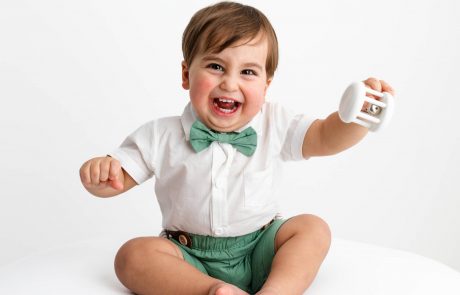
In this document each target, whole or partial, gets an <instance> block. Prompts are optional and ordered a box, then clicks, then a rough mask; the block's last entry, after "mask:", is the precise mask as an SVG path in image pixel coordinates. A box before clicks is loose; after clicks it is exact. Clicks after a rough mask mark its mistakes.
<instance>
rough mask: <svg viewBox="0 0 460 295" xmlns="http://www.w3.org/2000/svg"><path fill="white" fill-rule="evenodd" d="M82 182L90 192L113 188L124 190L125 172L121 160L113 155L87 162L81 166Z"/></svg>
mask: <svg viewBox="0 0 460 295" xmlns="http://www.w3.org/2000/svg"><path fill="white" fill-rule="evenodd" d="M80 178H81V182H82V183H83V185H84V186H85V188H86V189H87V190H88V191H90V192H92V193H93V192H97V191H102V190H105V189H107V188H110V187H111V188H113V189H115V190H117V191H122V190H123V183H124V173H123V170H122V169H121V165H120V162H119V161H118V160H116V159H114V158H111V157H98V158H93V159H91V160H89V161H87V162H85V163H84V164H83V165H82V166H81V168H80Z"/></svg>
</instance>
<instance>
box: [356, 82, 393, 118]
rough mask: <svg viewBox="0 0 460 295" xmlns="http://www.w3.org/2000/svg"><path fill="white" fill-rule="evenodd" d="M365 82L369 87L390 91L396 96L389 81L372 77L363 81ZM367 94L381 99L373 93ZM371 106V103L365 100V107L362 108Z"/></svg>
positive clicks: (363, 109)
mask: <svg viewBox="0 0 460 295" xmlns="http://www.w3.org/2000/svg"><path fill="white" fill-rule="evenodd" d="M363 82H364V84H365V85H366V87H367V88H370V89H373V90H376V91H378V92H388V93H390V94H391V95H392V96H393V97H394V96H395V91H394V89H393V88H392V87H391V86H390V84H388V83H387V82H385V81H383V80H378V79H376V78H373V77H370V78H368V79H367V80H364V81H363ZM366 96H368V97H371V98H374V99H376V100H380V98H379V97H377V96H375V95H372V94H369V93H368V94H366ZM368 106H369V103H368V102H367V101H366V102H364V105H363V108H362V109H361V110H362V111H365V110H366V109H367V108H368Z"/></svg>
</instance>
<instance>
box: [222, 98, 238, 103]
mask: <svg viewBox="0 0 460 295" xmlns="http://www.w3.org/2000/svg"><path fill="white" fill-rule="evenodd" d="M219 101H221V102H235V101H234V100H232V99H224V98H219Z"/></svg>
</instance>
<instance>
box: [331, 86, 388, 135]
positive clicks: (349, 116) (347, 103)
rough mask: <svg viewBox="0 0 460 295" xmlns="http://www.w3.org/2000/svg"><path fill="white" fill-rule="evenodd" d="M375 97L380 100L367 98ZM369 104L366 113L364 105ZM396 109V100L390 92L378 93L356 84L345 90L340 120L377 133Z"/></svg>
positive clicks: (341, 102) (341, 103)
mask: <svg viewBox="0 0 460 295" xmlns="http://www.w3.org/2000/svg"><path fill="white" fill-rule="evenodd" d="M366 93H369V94H372V95H375V96H377V97H379V98H380V100H376V99H373V98H371V97H368V96H366ZM365 102H368V103H369V105H368V106H367V108H366V110H365V111H362V109H363V106H364V103H365ZM393 109H394V98H393V96H392V95H391V94H390V93H388V92H383V93H381V92H378V91H375V90H373V89H370V88H367V87H366V86H365V84H364V83H363V82H354V83H352V84H351V85H350V86H348V88H347V89H346V90H345V92H344V93H343V95H342V100H341V101H340V106H339V116H340V119H341V120H342V121H343V122H345V123H351V122H353V123H356V124H359V125H361V126H364V127H366V128H368V129H369V130H370V131H373V132H377V131H379V130H381V129H383V128H384V127H385V126H386V125H387V124H388V122H389V121H390V120H391V117H392V115H393Z"/></svg>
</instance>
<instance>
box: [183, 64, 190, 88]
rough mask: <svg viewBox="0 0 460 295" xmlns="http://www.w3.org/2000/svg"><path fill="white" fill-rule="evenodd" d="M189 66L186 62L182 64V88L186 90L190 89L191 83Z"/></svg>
mask: <svg viewBox="0 0 460 295" xmlns="http://www.w3.org/2000/svg"><path fill="white" fill-rule="evenodd" d="M188 73H189V72H188V66H187V63H186V62H185V60H184V61H183V62H182V88H184V89H185V90H189V89H190V81H189V78H188Z"/></svg>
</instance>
